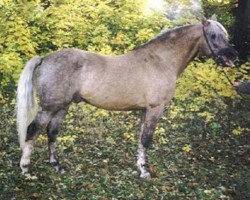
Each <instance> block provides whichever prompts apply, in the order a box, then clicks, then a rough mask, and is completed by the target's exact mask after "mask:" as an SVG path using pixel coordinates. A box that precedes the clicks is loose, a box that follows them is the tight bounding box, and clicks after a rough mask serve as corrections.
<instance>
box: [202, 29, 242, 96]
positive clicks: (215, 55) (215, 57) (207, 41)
mask: <svg viewBox="0 0 250 200" xmlns="http://www.w3.org/2000/svg"><path fill="white" fill-rule="evenodd" d="M202 31H203V35H204V37H205V41H206V43H207V46H208V48H209V50H210V51H211V54H212V57H213V59H214V60H215V62H216V63H217V64H220V63H222V62H224V61H223V59H222V58H221V56H220V55H217V54H216V53H215V52H214V50H213V49H212V47H211V45H210V42H209V40H208V38H207V34H206V31H205V28H204V26H202ZM221 71H222V72H223V74H224V75H225V77H226V79H227V80H228V82H229V83H230V85H231V86H232V87H233V82H232V81H231V80H230V78H229V77H228V75H227V73H226V72H225V70H224V69H223V68H222V67H221ZM238 94H239V96H240V97H241V98H243V99H247V98H246V97H245V96H243V95H242V94H240V93H238Z"/></svg>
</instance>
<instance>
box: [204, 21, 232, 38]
mask: <svg viewBox="0 0 250 200" xmlns="http://www.w3.org/2000/svg"><path fill="white" fill-rule="evenodd" d="M208 21H209V22H210V25H211V29H213V31H214V32H217V31H218V30H221V31H223V32H224V33H225V35H226V37H227V38H228V33H227V30H226V29H225V28H224V26H222V25H221V24H220V23H219V22H217V21H214V20H208Z"/></svg>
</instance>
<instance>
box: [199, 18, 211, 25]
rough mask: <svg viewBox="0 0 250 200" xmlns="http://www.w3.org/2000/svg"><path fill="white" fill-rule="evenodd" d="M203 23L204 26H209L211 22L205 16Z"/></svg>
mask: <svg viewBox="0 0 250 200" xmlns="http://www.w3.org/2000/svg"><path fill="white" fill-rule="evenodd" d="M201 23H202V24H203V26H208V25H209V24H210V22H209V21H208V20H207V19H206V18H203V19H202V20H201Z"/></svg>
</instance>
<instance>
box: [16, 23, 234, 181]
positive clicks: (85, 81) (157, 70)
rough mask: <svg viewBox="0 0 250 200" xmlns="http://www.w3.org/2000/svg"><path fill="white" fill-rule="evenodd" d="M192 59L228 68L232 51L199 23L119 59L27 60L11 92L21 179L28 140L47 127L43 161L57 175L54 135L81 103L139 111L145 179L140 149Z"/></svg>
mask: <svg viewBox="0 0 250 200" xmlns="http://www.w3.org/2000/svg"><path fill="white" fill-rule="evenodd" d="M199 55H201V56H208V57H211V58H213V59H214V60H215V62H216V63H218V64H219V65H222V66H230V65H232V64H233V62H234V60H235V59H236V57H237V52H236V51H235V50H234V49H233V48H232V46H231V45H230V44H229V43H228V34H227V31H226V29H225V28H224V27H223V26H222V25H221V24H220V23H219V22H217V21H214V20H202V22H200V23H197V24H194V25H187V26H182V27H179V28H175V29H171V30H165V31H163V32H162V33H161V34H159V35H158V36H156V37H155V38H154V39H152V40H150V41H149V42H147V43H146V44H144V45H142V46H140V47H138V48H136V49H135V50H133V51H131V52H128V53H126V54H123V55H118V56H109V55H102V54H98V53H93V52H87V51H83V50H78V49H64V50H60V51H57V52H54V53H51V54H49V55H47V56H45V57H40V56H36V57H34V58H32V59H31V60H29V61H28V62H27V64H26V66H25V68H24V70H23V72H22V75H21V77H20V80H19V84H18V89H17V124H18V134H19V142H20V146H21V148H22V157H21V161H20V167H21V169H22V174H24V175H27V174H28V165H29V164H30V155H31V153H32V150H33V140H34V139H35V136H36V135H37V133H38V131H39V130H40V129H43V128H47V135H48V146H49V152H50V163H51V164H52V165H53V166H54V167H55V168H56V169H57V170H59V171H60V167H59V161H58V156H57V152H56V144H55V142H56V135H57V134H58V130H59V127H60V126H61V124H62V122H63V120H64V118H65V115H66V113H67V110H68V108H69V105H70V104H71V103H72V102H77V103H78V102H85V103H88V104H91V105H93V106H96V107H98V108H102V109H106V110H114V111H127V110H140V111H141V113H142V117H141V130H140V135H139V140H138V150H137V166H138V168H139V170H140V177H142V178H147V177H150V173H149V172H148V171H147V167H146V149H147V148H148V146H149V145H150V143H151V141H152V137H153V131H154V128H155V126H156V123H157V120H158V119H159V118H160V117H161V116H162V114H163V110H164V107H165V106H166V105H167V104H169V103H170V101H171V99H172V98H173V96H174V91H175V85H176V80H177V78H178V76H179V75H180V74H181V73H182V72H183V71H184V69H185V68H186V67H187V65H188V63H189V62H190V61H192V60H193V59H194V58H195V57H196V56H199ZM36 96H37V97H38V98H37V99H39V106H36V105H37V104H38V103H37V101H36V100H35V99H36Z"/></svg>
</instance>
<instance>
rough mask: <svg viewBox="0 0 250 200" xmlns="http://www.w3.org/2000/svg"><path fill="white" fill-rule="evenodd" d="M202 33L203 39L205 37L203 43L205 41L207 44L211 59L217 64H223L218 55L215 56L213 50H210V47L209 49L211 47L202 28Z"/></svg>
mask: <svg viewBox="0 0 250 200" xmlns="http://www.w3.org/2000/svg"><path fill="white" fill-rule="evenodd" d="M202 31H203V35H204V37H205V41H206V43H207V46H208V48H209V50H210V51H211V54H212V57H213V59H214V61H215V62H216V63H217V64H220V63H223V62H224V60H223V59H222V58H221V56H220V55H218V54H216V53H215V52H214V50H213V49H212V47H211V45H210V42H209V40H208V38H207V34H206V31H205V28H204V26H202Z"/></svg>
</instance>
